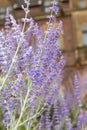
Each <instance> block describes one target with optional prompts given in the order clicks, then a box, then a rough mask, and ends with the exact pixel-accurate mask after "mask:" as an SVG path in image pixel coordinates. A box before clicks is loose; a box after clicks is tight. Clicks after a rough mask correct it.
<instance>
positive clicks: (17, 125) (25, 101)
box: [14, 80, 32, 130]
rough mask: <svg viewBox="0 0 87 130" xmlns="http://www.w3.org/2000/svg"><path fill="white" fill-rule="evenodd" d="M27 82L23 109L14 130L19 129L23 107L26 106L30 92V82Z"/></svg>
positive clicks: (23, 108)
mask: <svg viewBox="0 0 87 130" xmlns="http://www.w3.org/2000/svg"><path fill="white" fill-rule="evenodd" d="M29 81H30V80H29ZM29 81H28V85H29V86H28V91H27V94H26V97H25V100H24V104H23V107H22V108H21V113H20V117H19V119H18V121H17V124H16V127H15V128H14V130H17V128H18V127H19V124H20V121H21V119H22V116H23V113H24V110H25V106H26V103H27V100H28V96H29V92H30V89H31V86H32V83H31V81H30V82H29Z"/></svg>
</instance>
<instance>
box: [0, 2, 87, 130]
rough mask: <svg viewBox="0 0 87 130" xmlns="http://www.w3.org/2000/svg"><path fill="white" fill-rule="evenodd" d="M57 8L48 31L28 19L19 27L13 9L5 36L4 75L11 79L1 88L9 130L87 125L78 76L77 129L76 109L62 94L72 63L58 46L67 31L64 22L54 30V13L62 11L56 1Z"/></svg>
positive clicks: (0, 45)
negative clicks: (65, 73)
mask: <svg viewBox="0 0 87 130" xmlns="http://www.w3.org/2000/svg"><path fill="white" fill-rule="evenodd" d="M25 4H27V8H25V7H23V6H22V8H23V9H24V11H25V13H26V14H27V13H28V12H29V10H28V6H29V4H30V3H29V0H25ZM51 4H52V7H50V8H49V10H50V11H51V15H50V16H48V18H49V19H50V20H49V21H48V22H47V23H46V24H47V26H48V28H47V30H46V31H45V32H42V29H41V27H39V26H38V24H36V23H35V22H34V20H33V19H32V18H27V17H25V18H23V19H22V20H21V24H18V23H17V22H16V20H15V19H14V18H13V16H12V15H10V14H9V12H8V10H7V15H6V23H5V30H1V31H0V71H1V76H2V77H5V80H4V82H3V83H2V86H0V107H1V108H2V113H3V124H4V126H5V127H6V128H7V130H17V129H18V128H20V126H22V125H23V126H24V127H25V128H26V130H28V129H30V130H33V129H35V130H75V129H74V127H76V128H77V129H78V128H79V130H80V129H82V125H85V124H86V123H87V121H86V118H87V113H86V114H84V111H83V110H82V105H81V99H80V91H79V82H78V78H77V76H75V82H74V96H75V97H76V99H77V103H75V106H76V108H78V111H76V112H77V114H76V122H75V123H74V124H73V122H74V121H73V118H74V117H73V118H72V112H73V111H72V110H73V109H74V108H71V107H69V106H68V100H67V98H66V96H67V95H65V94H64V91H62V93H61V92H60V86H61V82H62V76H63V69H64V65H65V63H66V62H65V59H64V56H63V55H62V53H61V50H60V49H59V46H58V43H57V39H58V38H59V34H60V33H62V32H63V31H62V21H60V22H59V24H58V27H56V28H55V27H54V24H56V18H55V16H54V15H53V13H55V14H57V13H58V7H57V6H56V4H57V3H56V1H55V0H54V2H51ZM26 23H27V24H26ZM26 26H27V27H26ZM43 33H44V34H43ZM66 94H67V93H66ZM82 119H83V120H84V122H83V120H82Z"/></svg>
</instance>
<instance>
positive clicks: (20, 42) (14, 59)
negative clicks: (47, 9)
mask: <svg viewBox="0 0 87 130" xmlns="http://www.w3.org/2000/svg"><path fill="white" fill-rule="evenodd" d="M28 8H29V5H27V9H28ZM27 16H28V12H26V14H25V19H26V18H27ZM25 26H26V22H24V25H23V29H22V32H21V38H20V41H19V43H18V46H17V49H16V52H15V54H14V57H13V59H12V63H11V65H10V67H9V70H8V72H7V74H6V76H5V78H4V80H3V83H2V86H1V87H0V91H1V90H2V89H3V87H4V85H5V83H6V81H7V78H8V76H9V74H10V72H11V70H12V68H13V66H14V63H15V62H16V56H17V54H18V51H19V48H20V46H21V44H22V40H23V38H24V31H25ZM30 29H31V28H30Z"/></svg>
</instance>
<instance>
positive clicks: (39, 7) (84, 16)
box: [0, 0, 87, 86]
mask: <svg viewBox="0 0 87 130" xmlns="http://www.w3.org/2000/svg"><path fill="white" fill-rule="evenodd" d="M57 1H58V6H59V13H58V15H57V20H58V21H59V20H62V21H63V30H64V35H62V34H61V35H60V37H59V39H58V42H59V45H60V48H61V50H62V52H63V55H64V56H65V59H66V66H65V71H64V74H65V76H64V82H65V86H69V82H68V83H67V79H68V78H69V77H70V76H71V77H72V76H73V74H75V72H76V71H77V72H79V73H80V75H82V77H83V79H84V76H85V75H86V68H87V0H57ZM22 4H24V2H23V0H0V28H2V27H4V22H5V14H6V8H9V11H10V13H11V14H13V16H14V17H15V19H17V20H19V19H20V18H22V17H24V12H23V10H22V9H21V5H22ZM49 6H50V0H31V5H30V10H31V12H30V14H29V17H31V16H32V17H33V18H34V19H35V21H36V22H37V23H38V24H39V25H40V26H42V28H43V30H44V29H45V28H46V25H45V22H46V21H47V15H48V14H49V12H48V11H47V7H49Z"/></svg>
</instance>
